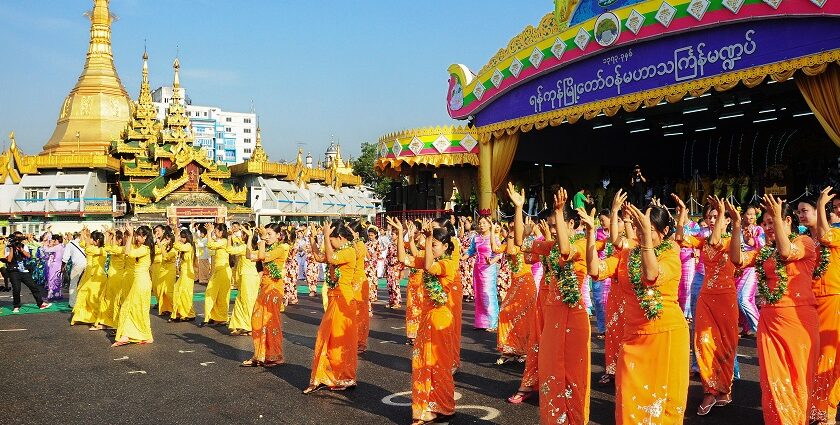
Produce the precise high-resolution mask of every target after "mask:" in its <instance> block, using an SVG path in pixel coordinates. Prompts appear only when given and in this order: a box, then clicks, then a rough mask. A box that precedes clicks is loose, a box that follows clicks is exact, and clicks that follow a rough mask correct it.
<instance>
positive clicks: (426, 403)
mask: <svg viewBox="0 0 840 425" xmlns="http://www.w3.org/2000/svg"><path fill="white" fill-rule="evenodd" d="M423 265H424V259H423V258H420V257H415V258H414V267H415V268H421V267H423ZM427 273H429V274H431V275H434V276H437V278H438V280H439V282H440V286H441V289H442V290H443V292H444V293H446V296H447V301H446V302H444V303H442V304H437V303H436V302H435V301H434V300H433V299H432V297H431V296H430V295H429V294H428V293H426V294H425V295H424V297H423V302H422V313H421V316H420V326H419V328H418V330H417V339H416V340H415V341H414V348H413V349H412V352H411V412H412V418H414V419H415V420H416V419H423V420H430V419H431V418H432V416H448V415H452V414H454V413H455V378H454V377H453V376H452V365H453V364H454V362H455V359H454V355H455V353H456V350H455V349H454V348H453V347H452V344H453V343H454V341H455V337H454V333H455V332H456V330H455V324H456V320H455V317H454V315H453V311H452V310H453V308H452V303H451V302H450V300H451V298H452V296H453V295H455V292H454V291H453V288H454V287H455V286H457V285H460V281H459V280H458V279H457V274H458V261H456V260H454V259H451V258H449V259H440V260H438V261H436V262H435V263H434V264H433V265H432V267H431V268H430V269H429V270H428V271H427ZM423 290H424V291H428V290H427V289H426V288H425V284H424V287H423Z"/></svg>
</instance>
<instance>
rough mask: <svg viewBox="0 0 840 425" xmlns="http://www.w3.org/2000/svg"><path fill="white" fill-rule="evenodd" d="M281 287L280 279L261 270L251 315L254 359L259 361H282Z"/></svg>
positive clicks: (282, 307)
mask: <svg viewBox="0 0 840 425" xmlns="http://www.w3.org/2000/svg"><path fill="white" fill-rule="evenodd" d="M280 264H282V263H280ZM278 267H281V266H278ZM283 289H284V284H283V280H282V279H273V278H272V277H271V276H270V275H269V274H268V272H267V271H263V274H262V281H261V282H260V292H259V295H257V303H256V304H255V305H254V313H253V314H252V315H251V329H252V331H251V338H252V339H253V341H254V360H256V361H258V362H261V363H264V362H276V363H283V318H282V317H281V315H280V312H282V311H283V310H284V309H285V307H284V305H283Z"/></svg>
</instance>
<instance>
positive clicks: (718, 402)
mask: <svg viewBox="0 0 840 425" xmlns="http://www.w3.org/2000/svg"><path fill="white" fill-rule="evenodd" d="M718 397H721V396H718ZM722 397H727V398H724V399H719V398H717V397H715V407H723V406H726V405H728V404H730V403H732V396H731V395H729V394H726V395H724V396H722Z"/></svg>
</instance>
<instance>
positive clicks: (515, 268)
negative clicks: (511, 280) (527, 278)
mask: <svg viewBox="0 0 840 425" xmlns="http://www.w3.org/2000/svg"><path fill="white" fill-rule="evenodd" d="M523 257H524V256H523V255H522V253H521V252H519V253H517V254H514V255H513V261H512V262H511V266H510V270H511V271H512V272H513V274H517V273H519V271H520V270H522V262H523Z"/></svg>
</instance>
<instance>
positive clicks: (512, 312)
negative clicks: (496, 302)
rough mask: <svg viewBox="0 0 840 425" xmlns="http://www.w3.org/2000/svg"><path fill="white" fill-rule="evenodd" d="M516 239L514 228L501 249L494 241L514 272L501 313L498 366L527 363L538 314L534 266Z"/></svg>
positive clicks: (494, 245) (495, 249)
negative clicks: (533, 322) (534, 318)
mask: <svg viewBox="0 0 840 425" xmlns="http://www.w3.org/2000/svg"><path fill="white" fill-rule="evenodd" d="M514 227H515V224H514ZM514 239H515V237H514V231H513V229H511V231H510V232H509V233H508V234H507V235H506V237H505V242H504V243H503V244H502V245H501V246H500V247H498V246H496V242H495V239H493V240H492V245H493V250H494V251H497V252H499V253H504V254H505V255H506V256H507V263H508V264H510V272H511V285H510V286H509V287H508V289H507V294H505V297H504V299H503V301H502V306H501V309H500V311H499V333H498V338H497V344H496V348H497V349H498V350H499V353H501V357H500V358H499V360H497V361H496V364H504V363H507V362H509V361H511V360H517V361H519V362H520V363H521V362H524V361H525V356H526V355H527V354H528V333H529V325H530V322H531V316H533V314H534V305H535V304H536V303H537V286H536V284H534V275H533V274H532V273H531V266H530V264H526V263H525V258H524V257H525V256H524V254H523V253H522V250H521V249H520V248H519V247H518V246H516V244H515V240H514Z"/></svg>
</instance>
